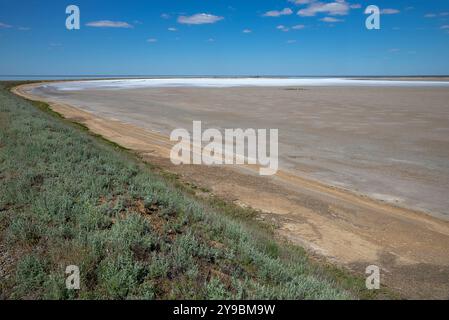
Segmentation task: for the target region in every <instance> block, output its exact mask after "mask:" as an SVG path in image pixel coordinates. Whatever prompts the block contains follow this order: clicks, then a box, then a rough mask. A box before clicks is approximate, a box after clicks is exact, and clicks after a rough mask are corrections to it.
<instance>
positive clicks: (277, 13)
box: [263, 8, 293, 17]
mask: <svg viewBox="0 0 449 320" xmlns="http://www.w3.org/2000/svg"><path fill="white" fill-rule="evenodd" d="M292 13H293V11H292V9H290V8H284V9H283V10H281V11H277V10H272V11H268V12H265V13H264V14H263V16H264V17H280V16H289V15H291V14H292Z"/></svg>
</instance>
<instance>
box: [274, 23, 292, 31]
mask: <svg viewBox="0 0 449 320" xmlns="http://www.w3.org/2000/svg"><path fill="white" fill-rule="evenodd" d="M276 29H278V30H281V31H283V32H288V31H290V28H288V27H286V26H284V25H282V24H281V25H278V26H277V27H276Z"/></svg>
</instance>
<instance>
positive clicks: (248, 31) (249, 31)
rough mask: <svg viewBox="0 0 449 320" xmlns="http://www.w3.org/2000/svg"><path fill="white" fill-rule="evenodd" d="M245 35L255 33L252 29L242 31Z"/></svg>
mask: <svg viewBox="0 0 449 320" xmlns="http://www.w3.org/2000/svg"><path fill="white" fill-rule="evenodd" d="M242 32H243V33H252V32H253V31H252V30H251V29H245V30H243V31H242Z"/></svg>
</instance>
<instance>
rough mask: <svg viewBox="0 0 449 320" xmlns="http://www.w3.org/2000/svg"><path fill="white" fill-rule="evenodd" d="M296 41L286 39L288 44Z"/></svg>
mask: <svg viewBox="0 0 449 320" xmlns="http://www.w3.org/2000/svg"><path fill="white" fill-rule="evenodd" d="M296 42H297V41H296V40H287V43H288V44H292V43H296Z"/></svg>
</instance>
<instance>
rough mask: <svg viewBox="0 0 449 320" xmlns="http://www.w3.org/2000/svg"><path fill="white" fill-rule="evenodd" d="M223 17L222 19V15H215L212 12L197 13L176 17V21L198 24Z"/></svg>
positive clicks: (215, 20)
mask: <svg viewBox="0 0 449 320" xmlns="http://www.w3.org/2000/svg"><path fill="white" fill-rule="evenodd" d="M223 19H224V18H223V17H220V16H215V15H213V14H208V13H197V14H194V15H192V16H180V17H179V18H178V22H179V23H181V24H193V25H199V24H213V23H216V22H218V21H221V20H223Z"/></svg>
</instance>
